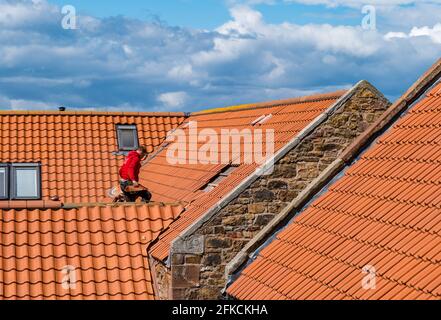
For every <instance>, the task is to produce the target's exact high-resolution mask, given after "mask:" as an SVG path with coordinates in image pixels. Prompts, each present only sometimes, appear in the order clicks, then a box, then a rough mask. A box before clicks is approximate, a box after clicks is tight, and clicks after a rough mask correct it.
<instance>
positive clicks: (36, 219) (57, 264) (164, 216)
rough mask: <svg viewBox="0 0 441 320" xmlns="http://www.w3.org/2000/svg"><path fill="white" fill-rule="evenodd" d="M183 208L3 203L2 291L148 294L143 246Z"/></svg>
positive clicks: (24, 295) (27, 295)
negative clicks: (37, 207) (9, 206)
mask: <svg viewBox="0 0 441 320" xmlns="http://www.w3.org/2000/svg"><path fill="white" fill-rule="evenodd" d="M182 209H183V208H182V206H181V205H179V204H174V205H162V204H161V205H159V204H149V205H130V206H96V207H82V208H77V209H71V210H65V209H60V210H44V211H42V210H22V211H16V210H9V211H4V210H0V239H1V241H0V298H1V299H153V298H154V295H153V287H152V280H151V275H150V270H149V264H148V260H147V246H148V245H149V244H150V243H151V241H153V240H154V239H155V238H156V237H157V236H158V234H159V233H160V232H161V231H162V230H163V229H164V228H166V227H167V226H168V225H169V224H170V223H171V222H172V221H173V220H175V219H176V218H177V217H178V215H179V214H180V213H181V211H182ZM67 266H71V267H73V268H74V269H75V271H73V273H74V274H72V273H70V275H71V276H72V275H74V278H72V277H71V278H70V279H71V280H72V279H75V278H76V281H75V282H74V281H72V282H71V283H70V284H71V288H70V289H69V286H66V285H65V286H63V283H65V284H69V283H68V282H67V283H66V282H65V281H63V280H65V279H66V278H65V277H66V276H67V270H68V269H66V267H67ZM72 286H74V287H72Z"/></svg>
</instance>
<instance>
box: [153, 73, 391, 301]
mask: <svg viewBox="0 0 441 320" xmlns="http://www.w3.org/2000/svg"><path fill="white" fill-rule="evenodd" d="M389 105H390V103H389V102H388V101H387V99H386V98H384V97H383V96H382V95H381V94H379V93H378V91H377V90H376V89H375V88H373V87H372V86H371V85H369V84H368V83H367V82H363V83H362V84H361V85H359V86H357V87H356V89H355V92H354V94H353V95H352V97H351V98H350V99H349V100H348V101H346V102H345V103H344V104H343V105H342V106H341V107H340V108H339V109H338V110H337V111H335V113H333V114H332V115H331V116H330V117H329V118H328V119H327V120H325V121H324V122H323V123H322V124H320V125H319V126H318V127H317V128H316V129H315V130H314V131H313V132H312V133H310V134H309V135H308V136H306V138H305V139H304V140H303V141H302V142H300V144H298V145H297V146H295V147H294V148H293V149H292V150H290V151H289V152H288V153H287V154H286V155H285V156H284V157H283V158H281V159H280V160H279V161H278V162H277V163H276V164H275V169H274V172H273V173H272V174H271V175H269V176H261V177H259V178H257V180H255V181H254V182H253V183H252V184H251V185H250V186H249V187H248V188H246V189H245V190H244V191H243V192H242V193H240V194H239V195H238V197H237V198H236V199H235V200H233V201H231V202H230V203H229V204H228V205H226V206H225V207H223V208H222V209H221V210H220V211H219V212H217V213H216V214H215V215H214V216H213V217H212V218H211V219H210V220H209V221H207V222H206V223H205V224H203V225H202V226H201V227H200V228H199V229H198V230H197V231H196V233H195V234H194V236H195V237H199V238H200V239H202V244H203V245H202V246H201V252H202V253H201V254H195V253H194V252H192V253H185V252H179V253H173V254H172V255H171V257H170V268H168V267H167V266H166V265H165V264H163V263H162V262H159V261H154V262H153V264H154V267H152V268H151V269H152V271H153V273H154V275H153V277H154V278H156V295H157V297H158V298H160V299H190V300H196V299H220V298H222V292H221V291H222V289H223V288H224V286H225V284H226V281H227V280H226V278H225V266H226V264H227V263H228V262H230V261H231V260H232V259H233V258H234V257H235V256H236V254H237V253H238V252H239V251H240V250H241V249H242V248H243V247H244V246H245V245H246V243H247V242H248V241H250V240H251V239H252V238H253V237H254V236H255V235H256V234H257V233H258V232H259V231H260V230H261V229H262V228H263V227H264V226H266V225H267V224H268V223H269V222H270V221H271V220H272V219H273V218H274V217H275V216H276V215H277V214H278V213H280V212H281V210H282V209H283V208H284V207H285V206H286V205H287V204H288V203H289V202H290V201H291V200H293V199H294V198H296V197H297V195H298V194H299V193H300V192H301V191H302V190H303V189H304V188H305V187H306V186H307V185H308V184H309V183H311V182H312V181H313V180H314V179H315V178H317V176H318V175H319V174H320V173H321V172H322V171H323V170H324V169H326V168H327V167H328V166H329V165H330V164H331V163H332V162H333V161H334V160H335V159H336V158H337V157H338V155H339V154H340V153H341V152H342V151H343V150H344V149H345V148H346V147H348V145H349V144H350V143H351V142H352V141H353V140H354V139H355V138H356V137H357V136H359V135H360V134H361V133H362V132H363V131H365V130H366V128H367V127H368V126H369V125H370V124H372V123H373V122H374V121H375V120H376V119H377V118H378V117H379V116H380V115H381V114H382V113H383V112H384V111H385V110H386V109H387V108H388V106H389ZM152 260H154V259H151V263H152Z"/></svg>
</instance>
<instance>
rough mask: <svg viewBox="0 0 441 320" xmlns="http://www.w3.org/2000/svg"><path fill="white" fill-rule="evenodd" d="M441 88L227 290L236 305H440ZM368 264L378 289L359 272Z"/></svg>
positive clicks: (265, 249)
mask: <svg viewBox="0 0 441 320" xmlns="http://www.w3.org/2000/svg"><path fill="white" fill-rule="evenodd" d="M440 137H441V83H439V84H438V85H436V86H435V87H434V88H433V89H432V90H431V91H430V93H429V94H428V95H427V96H425V97H424V99H423V100H421V101H419V102H418V103H417V104H416V105H414V106H413V107H412V108H411V109H410V111H408V113H407V114H406V115H405V116H403V117H402V118H401V119H400V120H399V121H397V122H396V123H395V125H394V126H393V128H392V129H390V130H389V131H388V132H387V133H385V134H384V135H382V136H381V137H380V138H379V139H378V140H377V141H376V143H375V144H374V145H373V147H371V148H370V149H368V150H367V151H366V152H365V153H364V154H362V156H361V159H360V160H359V161H357V162H356V163H355V164H354V165H353V166H351V167H350V168H349V169H348V170H347V171H346V173H345V175H344V177H343V178H341V179H340V180H338V181H337V182H336V183H334V184H333V185H331V187H330V188H329V190H328V191H327V192H326V193H325V194H324V195H322V196H321V197H320V198H319V199H317V200H316V201H315V202H314V203H313V204H312V205H311V206H309V207H308V208H307V209H306V210H305V211H304V212H303V213H301V215H300V216H298V217H296V218H295V219H294V220H293V221H292V222H291V223H290V224H289V225H288V227H287V228H286V229H284V230H283V231H281V232H280V233H279V234H278V235H277V236H276V238H275V239H274V240H273V241H272V242H271V243H270V244H269V245H268V246H267V247H265V248H264V249H263V250H262V251H261V252H260V253H259V255H258V257H257V259H256V260H255V261H254V262H253V263H251V264H250V265H249V266H248V267H247V268H245V270H244V271H243V272H242V273H241V275H240V277H239V278H238V279H237V280H236V281H235V282H234V283H233V284H232V285H231V286H230V287H229V288H228V293H229V294H230V295H232V296H234V297H236V298H239V299H440V298H441V214H440V212H441V198H440V194H441V138H440ZM365 266H371V267H374V269H371V270H375V272H376V289H374V290H365V289H363V286H362V281H363V279H364V278H365V277H366V276H367V274H366V273H363V272H362V269H363V268H364V267H365Z"/></svg>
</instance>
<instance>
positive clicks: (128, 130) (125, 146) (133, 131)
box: [116, 125, 139, 151]
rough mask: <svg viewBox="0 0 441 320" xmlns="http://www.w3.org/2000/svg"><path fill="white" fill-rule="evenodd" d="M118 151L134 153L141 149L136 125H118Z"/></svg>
mask: <svg viewBox="0 0 441 320" xmlns="http://www.w3.org/2000/svg"><path fill="white" fill-rule="evenodd" d="M116 132H117V137H118V149H119V150H120V151H132V150H136V149H138V147H139V141H138V130H137V128H136V125H117V126H116Z"/></svg>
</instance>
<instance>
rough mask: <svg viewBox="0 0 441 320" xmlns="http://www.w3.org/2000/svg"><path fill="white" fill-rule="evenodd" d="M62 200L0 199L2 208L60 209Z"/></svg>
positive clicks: (0, 208)
mask: <svg viewBox="0 0 441 320" xmlns="http://www.w3.org/2000/svg"><path fill="white" fill-rule="evenodd" d="M62 205H63V204H62V203H61V202H60V201H51V200H24V201H22V200H12V201H0V210H10V209H60V208H61V206H62Z"/></svg>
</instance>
